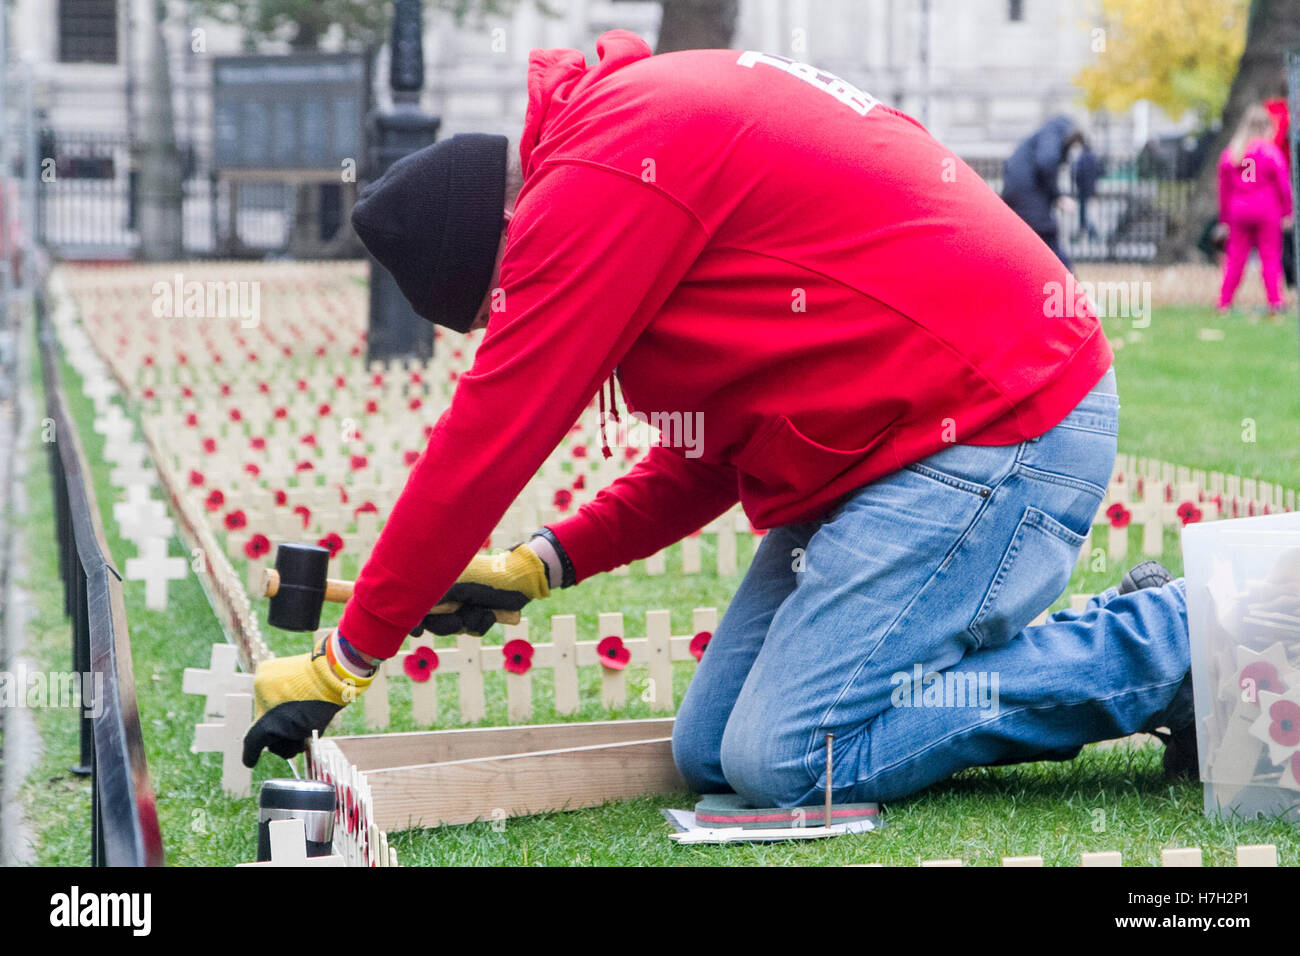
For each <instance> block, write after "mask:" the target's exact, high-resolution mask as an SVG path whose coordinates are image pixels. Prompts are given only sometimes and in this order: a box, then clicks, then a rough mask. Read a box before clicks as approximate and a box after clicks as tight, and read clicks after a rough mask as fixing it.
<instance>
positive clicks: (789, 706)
mask: <svg viewBox="0 0 1300 956" xmlns="http://www.w3.org/2000/svg"><path fill="white" fill-rule="evenodd" d="M1118 410H1119V399H1118V395H1117V394H1116V389H1115V379H1114V372H1113V371H1111V372H1108V373H1107V374H1106V376H1105V377H1104V378H1103V379H1102V380H1101V382H1099V383H1098V385H1097V387H1096V389H1094V391H1093V392H1091V393H1090V394H1089V395H1087V396H1085V397H1084V399H1083V400H1082V401H1081V402H1080V403H1079V405H1078V406H1077V407H1076V408H1075V409H1074V411H1072V412H1071V413H1070V414H1069V415H1068V416H1066V418H1065V419H1064V420H1063V421H1062V422H1061V423H1060V424H1058V425H1057V426H1056V427H1055V428H1053V429H1051V430H1050V431H1048V432H1046V433H1045V434H1043V435H1041V436H1039V437H1038V438H1035V439H1031V440H1029V441H1025V442H1021V443H1020V444H1018V445H1001V446H976V445H953V446H951V447H949V448H945V449H944V450H942V451H940V452H938V453H937V454H935V455H932V456H931V457H929V458H926V459H924V460H922V461H920V462H918V463H916V464H914V465H911V466H909V467H907V468H904V469H902V470H901V471H898V472H896V473H894V474H892V475H888V476H886V477H884V478H882V479H880V480H879V481H876V482H873V483H872V484H870V485H867V486H865V487H863V488H861V489H859V490H858V491H856V492H854V493H853V494H851V495H849V496H848V497H847V498H846V499H845V500H844V501H842V502H841V503H840V504H839V505H838V506H837V507H836V508H835V510H834V511H832V512H831V513H830V514H829V515H827V516H826V518H824V519H822V520H819V521H813V522H808V523H803V524H793V525H786V526H783V527H780V528H774V529H772V530H771V531H769V532H768V534H767V535H766V536H765V537H764V539H763V541H762V543H761V544H760V545H759V547H758V550H757V552H756V554H755V557H754V562H753V564H752V566H751V567H750V569H749V571H748V573H747V574H746V575H745V579H744V581H743V582H742V583H741V586H740V589H739V590H738V591H737V592H736V596H735V598H734V599H733V600H732V603H731V605H730V607H729V608H728V609H727V612H726V614H725V615H724V616H723V619H722V622H721V623H720V625H719V626H718V628H717V631H716V633H715V634H714V637H713V640H712V642H711V643H710V644H709V647H708V650H707V651H706V652H705V654H704V656H703V658H702V660H701V661H700V666H699V670H698V671H697V672H696V675H695V678H694V679H693V680H692V682H691V685H690V688H689V690H688V691H687V693H686V697H685V699H684V700H683V701H682V705H681V708H680V710H679V712H678V715H677V721H676V727H675V730H674V732H673V755H674V758H675V759H676V762H677V766H678V768H679V769H680V770H681V772H682V774H683V776H684V777H685V778H686V781H687V783H689V784H690V785H691V787H692V788H693V789H694V790H695V791H697V792H700V793H714V792H725V791H730V790H734V791H735V792H736V793H739V794H740V795H741V796H742V797H744V798H746V799H747V800H748V801H749V802H750V803H751V804H753V805H755V806H798V805H801V804H807V803H815V802H818V801H819V800H821V799H823V798H824V794H825V787H826V779H825V777H826V753H825V737H826V734H828V733H833V734H834V735H835V739H834V756H835V766H834V769H833V786H834V796H835V799H837V800H842V801H869V800H890V799H893V798H898V797H902V796H905V795H907V794H910V793H914V792H915V791H917V790H920V789H921V788H923V787H926V786H928V785H929V784H932V783H935V782H936V781H939V780H943V779H945V778H946V777H948V776H950V775H951V774H953V773H955V772H956V771H958V770H962V769H964V768H966V767H973V766H982V765H989V764H1001V763H1018V762H1023V761H1029V760H1064V759H1069V758H1071V757H1073V756H1075V755H1076V754H1077V753H1078V752H1079V750H1080V749H1081V748H1082V746H1083V745H1084V744H1086V743H1090V742H1092V741H1096V740H1104V739H1108V738H1113V737H1121V736H1124V735H1126V734H1129V733H1134V732H1137V731H1149V730H1151V729H1153V728H1155V727H1158V726H1161V725H1162V724H1163V721H1162V720H1161V719H1160V718H1161V716H1162V715H1163V712H1164V711H1165V710H1166V709H1167V708H1170V706H1171V703H1172V701H1173V698H1174V694H1175V691H1177V689H1178V688H1179V685H1180V684H1181V683H1182V681H1183V678H1184V676H1185V675H1186V673H1187V671H1188V667H1189V657H1190V653H1189V645H1188V636H1187V610H1186V604H1185V595H1184V584H1183V582H1182V580H1181V579H1179V580H1178V581H1176V582H1174V583H1172V584H1170V585H1167V586H1165V587H1163V588H1156V589H1149V590H1143V591H1138V592H1135V593H1133V594H1128V595H1124V596H1120V595H1119V593H1118V590H1117V589H1116V588H1114V587H1112V588H1109V589H1108V590H1107V591H1105V592H1104V593H1102V594H1100V595H1098V596H1097V597H1095V598H1093V599H1092V601H1091V602H1090V603H1089V605H1088V607H1087V609H1086V610H1084V611H1073V610H1066V611H1061V612H1058V613H1057V614H1054V615H1052V616H1051V617H1050V618H1049V619H1048V621H1047V623H1045V624H1041V625H1038V626H1034V627H1030V626H1028V625H1029V622H1030V621H1031V620H1033V619H1034V618H1035V617H1037V616H1038V615H1039V614H1040V613H1041V612H1042V611H1043V610H1045V609H1046V608H1047V607H1049V606H1050V605H1051V604H1052V602H1053V601H1055V600H1056V598H1058V597H1059V596H1060V595H1061V594H1062V593H1063V592H1064V591H1065V587H1066V585H1067V583H1068V582H1069V579H1070V575H1071V572H1072V569H1073V568H1074V565H1075V562H1076V559H1077V557H1078V554H1079V549H1080V546H1081V545H1082V544H1083V541H1084V536H1085V535H1086V534H1087V532H1088V530H1089V528H1090V526H1091V524H1092V520H1093V517H1094V515H1095V514H1096V512H1097V509H1098V507H1099V505H1100V504H1101V501H1102V498H1103V497H1104V494H1105V488H1106V485H1107V483H1108V481H1109V480H1110V475H1111V470H1112V468H1113V465H1114V460H1115V442H1116V433H1117V430H1118ZM1114 571H1115V575H1116V578H1117V579H1118V577H1119V576H1120V575H1121V574H1122V573H1123V571H1124V569H1123V568H1116V569H1114Z"/></svg>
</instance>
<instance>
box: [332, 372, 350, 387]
mask: <svg viewBox="0 0 1300 956" xmlns="http://www.w3.org/2000/svg"><path fill="white" fill-rule="evenodd" d="M347 386H348V380H347V379H346V378H344V377H343V376H342V375H335V376H334V387H335V388H347Z"/></svg>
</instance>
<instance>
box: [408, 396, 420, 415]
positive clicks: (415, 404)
mask: <svg viewBox="0 0 1300 956" xmlns="http://www.w3.org/2000/svg"><path fill="white" fill-rule="evenodd" d="M423 404H424V402H422V401H420V399H418V398H413V399H411V400H410V401H409V402H407V403H406V407H407V408H409V409H410V410H411V411H413V412H418V411H419V410H420V406H421V405H423Z"/></svg>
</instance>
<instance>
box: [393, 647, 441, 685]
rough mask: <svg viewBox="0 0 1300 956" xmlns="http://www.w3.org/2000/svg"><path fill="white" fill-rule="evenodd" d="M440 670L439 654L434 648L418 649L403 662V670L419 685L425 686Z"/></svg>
mask: <svg viewBox="0 0 1300 956" xmlns="http://www.w3.org/2000/svg"><path fill="white" fill-rule="evenodd" d="M437 669H438V654H437V652H435V651H434V649H433V648H432V647H424V646H423V645H421V646H420V647H417V648H416V649H415V650H414V651H412V652H411V653H410V654H407V655H406V659H405V660H404V661H402V670H404V671H406V676H407V677H409V678H411V680H413V681H415V682H416V683H417V684H423V683H424V682H425V681H427V680H428V679H429V678H430V677H432V676H433V672H434V671H436V670H437Z"/></svg>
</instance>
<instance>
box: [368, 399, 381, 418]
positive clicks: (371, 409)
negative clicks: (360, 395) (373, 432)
mask: <svg viewBox="0 0 1300 956" xmlns="http://www.w3.org/2000/svg"><path fill="white" fill-rule="evenodd" d="M377 411H379V403H378V402H377V401H375V400H374V399H373V398H372V399H370V401H368V402H366V414H367V415H373V414H375V412H377Z"/></svg>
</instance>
